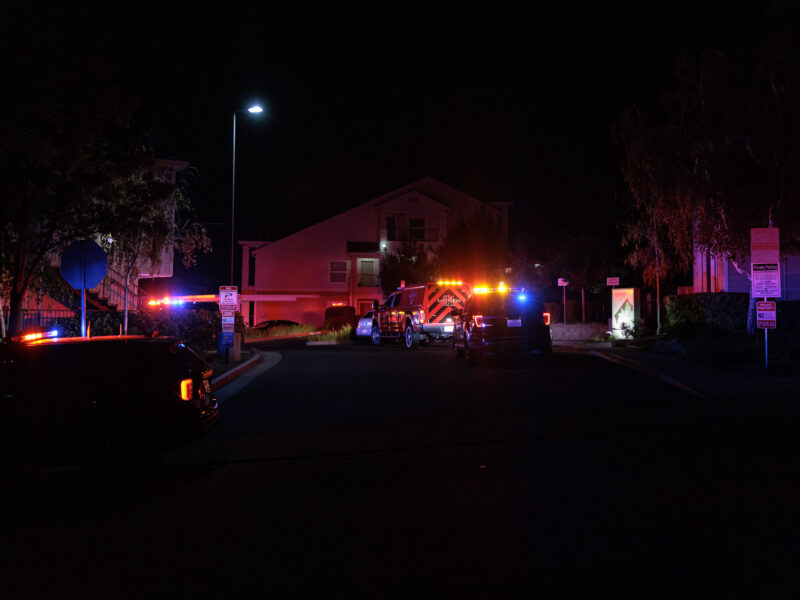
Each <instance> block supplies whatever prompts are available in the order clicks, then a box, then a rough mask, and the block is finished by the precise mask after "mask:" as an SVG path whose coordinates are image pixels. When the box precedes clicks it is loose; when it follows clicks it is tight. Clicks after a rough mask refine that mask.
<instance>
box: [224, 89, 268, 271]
mask: <svg viewBox="0 0 800 600" xmlns="http://www.w3.org/2000/svg"><path fill="white" fill-rule="evenodd" d="M245 110H246V111H247V112H249V113H251V114H257V113H261V112H264V109H263V108H261V107H260V106H259V105H257V104H254V105H253V106H251V107H250V108H242V109H240V110H235V111H233V169H232V174H231V282H230V285H233V257H234V254H233V247H234V239H235V236H234V233H233V224H234V215H235V204H236V114H237V113H240V112H244V111H245Z"/></svg>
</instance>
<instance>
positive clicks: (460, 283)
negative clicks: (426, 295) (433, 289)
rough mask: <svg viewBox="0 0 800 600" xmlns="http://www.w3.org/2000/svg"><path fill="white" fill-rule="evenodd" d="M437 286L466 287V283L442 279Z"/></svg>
mask: <svg viewBox="0 0 800 600" xmlns="http://www.w3.org/2000/svg"><path fill="white" fill-rule="evenodd" d="M436 285H464V283H463V282H462V281H460V280H459V281H456V280H455V279H453V280H449V279H448V280H444V279H440V280H439V281H437V282H436Z"/></svg>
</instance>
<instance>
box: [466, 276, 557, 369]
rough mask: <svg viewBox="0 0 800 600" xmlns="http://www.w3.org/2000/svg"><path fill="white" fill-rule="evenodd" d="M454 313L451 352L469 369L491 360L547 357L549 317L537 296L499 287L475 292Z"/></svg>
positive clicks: (549, 347)
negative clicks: (508, 357) (536, 356)
mask: <svg viewBox="0 0 800 600" xmlns="http://www.w3.org/2000/svg"><path fill="white" fill-rule="evenodd" d="M455 312H456V318H457V323H456V328H455V331H454V333H453V352H454V353H455V355H456V356H457V357H462V356H465V357H466V359H467V363H468V364H470V365H472V364H475V363H476V362H477V361H479V360H480V359H481V358H485V357H494V356H517V357H520V356H530V355H550V353H551V352H552V348H553V342H552V334H551V331H550V315H549V313H546V312H543V305H542V303H541V302H540V301H539V299H538V298H537V297H536V294H534V293H532V292H527V291H525V290H517V289H511V288H506V287H505V286H502V285H501V286H498V288H493V289H486V288H482V289H479V290H476V293H473V295H472V296H470V298H469V300H467V304H466V305H465V306H464V309H463V310H457V311H455Z"/></svg>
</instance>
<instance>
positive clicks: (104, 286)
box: [90, 269, 146, 311]
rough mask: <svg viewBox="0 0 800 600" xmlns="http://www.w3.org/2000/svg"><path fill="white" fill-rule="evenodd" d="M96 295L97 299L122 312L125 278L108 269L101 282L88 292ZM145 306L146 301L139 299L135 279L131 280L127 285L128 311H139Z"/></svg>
mask: <svg viewBox="0 0 800 600" xmlns="http://www.w3.org/2000/svg"><path fill="white" fill-rule="evenodd" d="M90 291H91V292H93V293H95V294H97V296H98V298H100V299H101V300H105V301H106V303H107V304H108V305H109V306H110V307H112V308H115V309H116V310H123V307H124V306H125V276H124V275H123V274H122V273H119V272H117V271H115V270H114V269H108V272H107V273H106V276H105V277H103V280H102V281H101V282H100V283H99V284H97V286H95V287H94V288H92V289H91V290H90ZM145 304H146V299H145V298H142V297H140V295H139V286H138V285H137V284H136V280H135V278H131V282H130V283H128V310H129V311H136V310H139V309H140V308H141V307H142V306H143V305H145Z"/></svg>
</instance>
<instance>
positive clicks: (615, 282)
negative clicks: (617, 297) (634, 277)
mask: <svg viewBox="0 0 800 600" xmlns="http://www.w3.org/2000/svg"><path fill="white" fill-rule="evenodd" d="M606 285H612V286H613V285H619V277H606Z"/></svg>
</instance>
